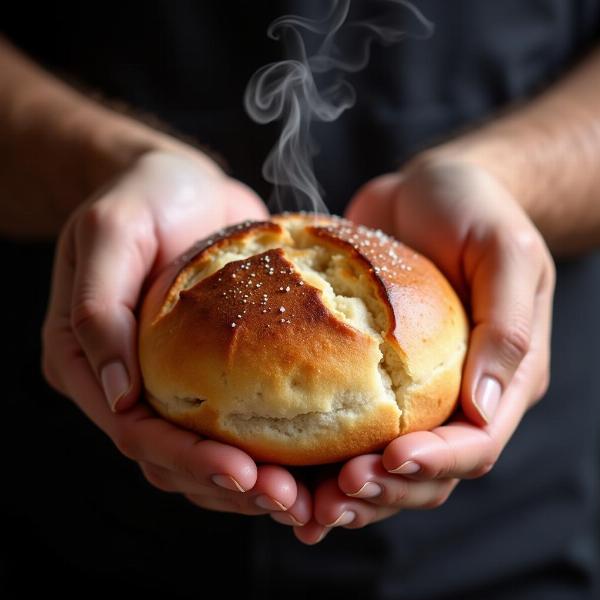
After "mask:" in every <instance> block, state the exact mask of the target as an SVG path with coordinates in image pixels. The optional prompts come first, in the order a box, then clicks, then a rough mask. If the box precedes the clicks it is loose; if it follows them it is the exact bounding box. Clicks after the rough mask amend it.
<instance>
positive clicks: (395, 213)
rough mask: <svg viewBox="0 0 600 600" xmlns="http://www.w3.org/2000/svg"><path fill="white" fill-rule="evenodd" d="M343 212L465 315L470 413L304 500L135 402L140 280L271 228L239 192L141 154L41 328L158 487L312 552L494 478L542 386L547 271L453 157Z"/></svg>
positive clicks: (249, 196)
mask: <svg viewBox="0 0 600 600" xmlns="http://www.w3.org/2000/svg"><path fill="white" fill-rule="evenodd" d="M346 216H347V217H348V218H350V219H352V220H354V221H357V222H360V223H363V224H365V225H367V226H370V227H375V228H380V229H383V230H384V231H386V232H387V233H389V234H390V235H393V236H395V237H397V238H398V239H400V240H402V241H404V242H406V243H407V244H409V245H410V246H412V247H414V248H415V249H417V250H419V251H420V252H422V253H424V254H425V255H427V256H428V257H430V258H431V259H432V260H433V262H434V263H436V264H437V265H438V266H439V267H440V268H441V269H442V270H443V271H444V273H445V274H446V276H447V277H448V278H449V279H450V281H451V283H452V284H453V285H454V287H455V289H456V290H457V291H458V293H459V294H460V295H461V297H462V299H463V301H464V302H465V304H466V306H467V308H468V310H469V312H470V314H471V318H472V323H473V330H472V335H471V341H470V348H469V352H468V355H467V360H466V364H465V369H464V377H463V384H462V390H461V397H460V403H461V409H462V410H461V412H460V415H459V416H457V417H456V418H454V419H453V420H452V421H451V422H449V423H447V424H446V425H444V426H442V427H438V428H436V429H435V430H433V431H430V432H416V433H411V434H408V435H405V436H403V437H400V438H398V439H396V440H394V441H393V442H391V443H390V444H389V445H388V446H387V448H385V450H384V452H383V454H382V455H379V454H370V455H364V456H359V457H356V458H354V459H352V460H350V461H348V462H347V463H346V464H344V465H343V466H342V467H341V469H340V471H339V473H337V475H336V476H334V477H330V478H328V479H325V480H324V481H322V482H321V483H319V484H318V486H317V487H316V489H313V490H310V491H309V489H308V488H307V487H306V485H305V484H304V483H303V482H302V481H298V480H297V479H295V478H294V476H293V475H292V474H291V473H290V472H289V471H288V470H287V469H285V468H283V467H280V466H274V465H257V464H256V463H255V462H254V461H253V460H252V459H251V458H250V457H249V456H248V455H247V454H245V453H244V452H242V451H241V450H239V449H237V448H234V447H231V446H228V445H225V444H222V443H219V442H215V441H210V440H201V439H199V437H198V436H197V435H195V434H193V433H191V432H188V431H185V430H182V429H180V428H178V427H176V426H175V425H172V424H170V423H168V422H166V421H164V420H163V419H161V418H159V417H157V416H156V415H155V414H154V413H153V412H152V411H151V410H150V409H149V408H148V407H147V406H146V405H145V404H143V403H139V402H138V399H139V397H140V393H141V378H140V373H139V368H138V365H137V358H136V345H137V324H136V319H135V309H136V306H137V304H138V300H139V297H140V294H141V293H142V289H143V286H144V282H145V281H146V280H148V279H151V278H152V277H153V276H154V274H156V273H157V272H159V271H160V270H161V269H162V268H163V267H164V266H165V265H167V264H168V263H169V262H171V261H172V260H173V259H174V258H175V257H177V256H178V255H179V254H181V253H182V252H183V251H184V250H186V249H187V248H188V247H189V246H190V245H191V244H192V243H194V242H195V241H196V240H197V239H199V238H202V237H204V236H206V235H208V234H210V233H212V232H213V231H214V230H216V229H218V228H220V227H222V226H225V225H228V224H231V223H235V222H238V221H241V220H244V219H263V218H267V217H268V213H267V210H266V209H265V207H264V205H263V203H262V202H261V201H260V199H259V198H258V197H257V196H256V195H255V194H254V193H253V192H252V191H250V190H249V189H248V188H246V187H245V186H244V185H242V184H241V183H239V182H237V181H235V180H232V179H230V178H228V177H226V176H224V175H223V174H221V173H220V172H218V171H217V170H212V169H209V168H206V162H200V161H199V162H198V163H196V162H195V161H194V160H193V159H191V158H190V157H183V156H177V155H174V154H164V153H149V154H146V155H145V156H143V157H142V158H141V159H139V160H138V161H137V162H136V164H135V165H134V166H133V167H131V168H130V169H129V170H128V171H127V172H126V173H124V174H123V175H122V176H121V177H120V178H119V179H118V180H116V181H114V182H113V183H111V184H110V185H109V186H108V187H107V188H105V189H104V190H102V191H101V192H100V193H99V194H98V195H97V196H96V197H95V198H93V199H91V200H90V201H89V202H87V203H85V204H84V205H82V206H81V207H80V208H79V209H78V210H77V211H76V212H75V213H74V214H73V215H72V217H71V219H70V220H69V222H68V223H67V225H66V226H65V227H64V229H63V232H62V234H61V236H60V239H59V242H58V249H57V254H56V259H55V266H54V273H53V282H52V293H51V297H50V303H49V308H48V313H47V317H46V321H45V325H44V331H43V342H44V356H43V367H44V373H45V376H46V378H47V380H48V381H49V383H50V384H51V385H52V386H53V387H54V388H56V389H57V390H58V391H60V392H61V393H63V394H64V395H66V396H68V397H70V398H71V399H72V400H74V401H75V402H76V404H77V405H78V406H79V407H80V408H81V409H82V410H83V411H84V412H85V413H86V415H87V416H88V417H89V418H90V419H91V420H92V421H93V422H94V423H95V424H96V425H97V426H98V427H100V428H101V429H102V430H103V431H104V432H105V433H106V434H107V435H108V436H109V437H110V438H111V439H112V440H113V441H114V443H115V444H116V446H117V448H118V449H119V450H120V451H121V452H122V453H123V454H124V455H125V456H127V457H129V458H131V459H132V460H135V461H137V462H138V464H139V465H140V468H141V469H142V471H143V473H144V475H145V477H146V478H147V480H148V481H149V482H150V483H151V484H153V485H154V486H156V487H158V488H159V489H161V490H165V491H168V492H177V493H181V494H184V495H185V496H186V497H187V498H188V499H189V500H190V501H191V502H193V503H195V504H197V505H198V506H200V507H202V508H205V509H210V510H218V511H225V512H236V513H242V514H247V515H259V514H270V515H271V517H272V518H273V519H274V520H275V521H277V522H279V523H282V524H285V525H290V526H292V527H293V528H294V532H295V534H296V536H297V538H298V539H299V540H301V541H302V542H304V543H307V544H314V543H316V542H318V541H320V540H322V539H323V538H324V536H325V535H326V534H327V533H328V532H329V531H330V530H331V528H333V527H336V526H340V527H341V526H343V527H346V528H353V529H354V528H360V527H364V526H365V525H367V524H369V523H372V522H375V521H379V520H382V519H385V518H387V517H389V516H391V515H393V514H395V513H397V512H398V511H399V510H402V509H405V508H412V509H417V508H432V507H436V506H439V505H441V504H442V503H443V502H444V501H445V500H446V498H447V497H448V496H449V495H450V493H451V492H452V490H453V489H454V488H455V487H456V485H457V483H458V482H459V481H460V480H461V479H467V478H473V477H479V476H481V475H483V474H484V473H486V472H488V471H489V470H490V469H491V468H492V466H493V464H494V463H495V461H496V460H497V458H498V456H499V454H500V452H501V451H502V449H503V447H504V446H505V444H506V443H507V442H508V440H509V439H510V437H511V435H512V433H513V431H514V430H515V428H516V427H517V425H518V423H519V421H520V420H521V418H522V416H523V414H524V413H525V411H526V410H527V409H528V408H529V407H530V406H531V405H532V404H533V403H534V402H535V401H536V400H537V399H539V398H540V397H541V396H542V395H543V393H544V392H545V390H546V387H547V384H548V373H549V370H548V367H549V348H550V323H551V308H552V295H553V287H554V270H553V264H552V260H551V257H550V254H549V252H548V250H547V247H546V245H545V243H544V241H543V239H542V237H541V236H540V234H539V233H538V231H537V230H536V229H535V227H534V226H533V225H532V223H531V222H530V220H529V219H528V217H527V216H526V215H525V213H524V211H523V210H522V209H521V207H520V206H519V205H518V203H517V202H516V200H515V199H514V198H512V197H511V195H510V194H509V193H508V192H507V191H506V189H505V188H504V187H502V186H501V185H500V184H499V183H498V182H497V181H496V180H495V179H494V178H493V177H492V176H491V175H489V174H488V173H487V172H486V171H485V169H483V168H481V167H479V166H475V165H473V164H469V163H467V162H465V161H462V160H460V159H459V158H448V157H445V158H443V159H441V158H440V159H437V158H433V157H432V158H427V159H425V158H424V159H422V160H420V161H416V162H414V163H413V164H412V165H411V166H410V167H408V168H407V169H406V170H405V171H404V172H403V173H401V174H393V175H387V176H384V177H380V178H378V179H376V180H373V181H372V182H370V183H369V184H367V185H366V186H365V187H363V188H362V189H361V190H359V192H358V193H357V195H356V197H355V198H354V199H353V201H352V203H351V204H350V206H349V208H348V211H347V213H346Z"/></svg>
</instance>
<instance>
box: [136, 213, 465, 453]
mask: <svg viewBox="0 0 600 600" xmlns="http://www.w3.org/2000/svg"><path fill="white" fill-rule="evenodd" d="M467 336H468V324H467V319H466V317H465V313H464V311H463V308H462V306H461V303H460V301H459V300H458V298H457V296H456V294H455V293H454V291H453V290H452V288H451V287H450V285H449V284H448V282H447V281H446V279H445V278H444V277H443V276H442V274H441V273H440V272H439V271H438V270H437V269H436V268H435V267H434V266H433V265H432V264H431V262H430V261H429V260H427V259H426V258H424V257H423V256H420V255H419V254H417V253H415V252H413V251H412V250H411V249H410V248H408V247H406V246H404V245H403V244H401V243H399V242H397V241H395V240H393V239H392V238H390V237H388V236H386V235H385V234H383V233H382V232H380V231H374V230H371V229H367V228H365V227H362V226H356V225H354V224H352V223H350V222H349V221H346V220H343V219H339V218H336V217H326V216H310V215H304V214H287V215H282V216H277V217H274V218H273V219H272V220H271V221H269V222H246V223H242V224H240V225H236V226H233V227H229V228H227V229H225V230H223V231H220V232H219V233H218V234H216V235H214V236H212V237H211V238H209V239H206V240H203V241H202V242H199V243H198V244H197V245H196V246H195V247H194V248H193V249H192V250H191V251H190V252H188V253H187V254H186V255H185V256H183V257H182V258H181V259H179V260H178V261H176V263H175V264H174V265H172V266H171V268H170V269H168V270H167V271H165V273H163V275H162V276H161V277H159V279H158V280H157V281H156V282H155V284H154V285H153V286H152V287H151V289H150V291H149V293H148V294H147V296H146V298H145V301H144V303H143V307H142V312H141V320H140V335H139V355H140V361H141V368H142V373H143V379H144V385H145V389H146V395H147V398H148V400H149V401H150V403H151V404H152V406H153V407H154V408H155V409H156V410H157V411H158V412H159V413H160V414H161V415H162V416H163V417H165V418H166V419H168V420H170V421H173V422H175V423H178V424H179V425H182V426H183V427H185V428H188V429H191V430H194V431H197V432H198V433H200V434H202V435H204V436H207V437H210V438H213V439H217V440H222V441H223V442H227V443H230V444H233V445H235V446H237V447H239V448H242V449H244V450H245V451H247V452H248V453H249V454H250V455H251V456H252V457H254V458H255V459H256V460H259V461H268V462H272V463H280V464H287V465H309V464H322V463H329V462H335V461H339V460H342V459H347V458H349V457H352V456H355V455H358V454H362V453H365V452H371V451H374V450H378V449H380V448H382V447H383V446H384V445H385V444H386V443H388V442H389V441H391V440H392V439H394V438H395V437H397V436H399V435H402V434H404V433H407V432H410V431H415V430H422V429H429V428H432V427H435V426H437V425H440V424H441V423H443V422H444V421H445V420H446V419H447V418H448V416H449V415H450V414H451V413H452V411H453V410H454V408H455V404H456V400H457V396H458V391H459V386H460V378H461V369H462V364H463V359H464V356H465V350H466V346H467Z"/></svg>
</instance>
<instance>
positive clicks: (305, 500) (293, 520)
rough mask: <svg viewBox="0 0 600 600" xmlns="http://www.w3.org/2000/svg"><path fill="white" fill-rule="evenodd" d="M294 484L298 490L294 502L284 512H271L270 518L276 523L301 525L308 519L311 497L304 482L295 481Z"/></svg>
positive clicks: (310, 510)
mask: <svg viewBox="0 0 600 600" xmlns="http://www.w3.org/2000/svg"><path fill="white" fill-rule="evenodd" d="M296 485H297V490H298V491H297V494H296V500H295V502H294V504H292V506H290V507H289V508H288V510H287V511H286V512H285V513H283V512H273V513H271V518H272V519H273V520H274V521H276V522H277V523H280V524H282V525H290V526H293V527H302V526H304V525H306V524H307V523H308V522H309V521H310V518H311V516H312V498H311V495H310V492H309V491H308V489H307V488H306V486H305V485H304V484H302V483H300V482H296Z"/></svg>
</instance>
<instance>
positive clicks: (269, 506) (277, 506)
mask: <svg viewBox="0 0 600 600" xmlns="http://www.w3.org/2000/svg"><path fill="white" fill-rule="evenodd" d="M254 504H256V506H258V508H264V509H265V510H287V508H286V507H285V506H284V505H283V504H281V502H277V500H275V499H273V498H271V497H270V496H267V495H266V494H261V495H260V496H256V498H255V499H254Z"/></svg>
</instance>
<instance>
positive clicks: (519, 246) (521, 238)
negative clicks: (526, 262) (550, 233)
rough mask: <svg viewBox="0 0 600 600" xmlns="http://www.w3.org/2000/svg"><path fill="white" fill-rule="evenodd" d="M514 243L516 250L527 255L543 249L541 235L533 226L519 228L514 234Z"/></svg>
mask: <svg viewBox="0 0 600 600" xmlns="http://www.w3.org/2000/svg"><path fill="white" fill-rule="evenodd" d="M512 243H513V246H514V248H515V249H516V251H517V252H518V253H519V254H521V255H525V256H528V257H530V256H532V255H533V254H535V253H539V252H540V251H541V250H542V249H543V244H542V243H541V240H540V236H539V235H538V234H537V232H536V231H535V230H534V229H533V228H527V229H519V230H517V231H516V232H514V233H513V235H512Z"/></svg>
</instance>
